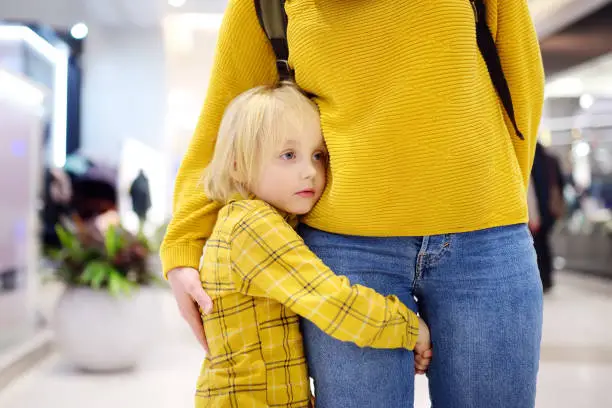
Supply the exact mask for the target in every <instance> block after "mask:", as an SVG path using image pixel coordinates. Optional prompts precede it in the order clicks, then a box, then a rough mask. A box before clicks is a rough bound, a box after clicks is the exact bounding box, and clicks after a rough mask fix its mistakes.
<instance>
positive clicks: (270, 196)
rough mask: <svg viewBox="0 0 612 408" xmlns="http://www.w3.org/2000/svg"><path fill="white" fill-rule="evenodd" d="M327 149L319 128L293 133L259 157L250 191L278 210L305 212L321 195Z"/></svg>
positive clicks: (323, 186)
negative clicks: (269, 151) (260, 160)
mask: <svg viewBox="0 0 612 408" xmlns="http://www.w3.org/2000/svg"><path fill="white" fill-rule="evenodd" d="M326 168H327V150H326V149H325V144H324V142H323V136H322V135H321V131H320V129H319V128H318V127H317V128H313V129H304V130H302V131H300V132H296V134H295V135H293V137H290V138H289V139H288V140H287V141H286V142H285V143H284V144H283V145H282V146H279V148H278V149H275V150H273V153H272V155H271V156H270V157H264V158H262V168H261V171H260V173H259V177H258V180H257V182H256V183H255V185H254V186H252V188H251V190H252V192H253V194H255V195H256V196H257V197H258V198H260V199H261V200H264V201H266V202H268V203H270V204H272V205H273V206H274V207H276V208H278V209H279V210H283V211H286V212H288V213H291V214H298V215H301V214H306V213H307V212H309V211H310V210H311V209H312V207H314V205H315V204H316V202H317V201H318V200H319V198H320V197H321V194H323V189H324V188H325V173H326Z"/></svg>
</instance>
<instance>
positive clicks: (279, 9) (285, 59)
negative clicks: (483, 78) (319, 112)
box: [255, 0, 525, 140]
mask: <svg viewBox="0 0 612 408" xmlns="http://www.w3.org/2000/svg"><path fill="white" fill-rule="evenodd" d="M469 2H470V4H471V6H472V9H473V10H474V19H475V22H476V42H477V43H478V49H479V50H480V53H481V54H482V57H483V59H484V61H485V64H486V65H487V69H488V71H489V76H490V77H491V81H492V82H493V86H494V87H495V91H496V92H497V95H498V96H499V98H500V100H501V102H502V104H503V106H504V109H505V111H506V113H507V114H508V117H509V118H510V121H511V122H512V126H513V127H514V131H515V132H516V135H517V136H518V137H519V138H520V139H521V140H525V138H524V137H523V134H522V133H521V132H520V130H519V128H518V125H517V123H516V118H515V114H514V106H513V104H512V96H511V94H510V88H509V87H508V81H507V80H506V76H505V75H504V71H503V69H502V64H501V60H500V58H499V54H498V52H497V47H496V45H495V39H494V38H493V35H492V34H491V30H489V27H488V26H487V22H486V6H485V4H484V0H469ZM255 10H256V11H257V18H258V19H259V24H260V25H261V27H262V29H263V31H264V32H265V33H266V36H267V37H268V40H269V41H270V45H271V46H272V49H273V50H274V54H275V55H276V68H277V70H278V75H279V79H280V80H281V81H291V80H293V70H292V69H291V67H290V66H289V47H288V44H287V14H286V13H285V0H255Z"/></svg>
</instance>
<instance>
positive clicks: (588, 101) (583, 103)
mask: <svg viewBox="0 0 612 408" xmlns="http://www.w3.org/2000/svg"><path fill="white" fill-rule="evenodd" d="M594 103H595V98H593V96H592V95H590V94H584V95H582V96H581V97H580V107H581V108H582V109H584V110H587V109H589V108H590V107H591V106H593V104H594Z"/></svg>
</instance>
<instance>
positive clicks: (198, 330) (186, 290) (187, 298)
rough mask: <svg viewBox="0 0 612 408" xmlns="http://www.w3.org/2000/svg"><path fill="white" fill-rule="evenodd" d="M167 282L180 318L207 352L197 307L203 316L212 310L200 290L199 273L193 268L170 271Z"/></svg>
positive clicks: (210, 302) (206, 297)
mask: <svg viewBox="0 0 612 408" xmlns="http://www.w3.org/2000/svg"><path fill="white" fill-rule="evenodd" d="M168 282H169V283H170V287H171V288H172V293H173V295H174V299H175V300H176V303H177V305H178V308H179V311H180V312H181V316H183V319H185V320H186V321H187V323H189V327H191V330H192V331H193V333H194V334H195V336H196V337H197V339H198V341H199V342H200V344H201V345H202V347H204V350H206V352H208V343H207V342H206V334H205V333H204V326H202V316H201V315H200V310H198V306H199V307H200V309H202V312H203V313H204V314H208V313H210V312H211V310H212V300H211V299H210V297H209V296H208V295H207V294H206V292H204V289H202V283H201V282H200V273H199V272H198V271H197V270H196V269H194V268H176V269H172V270H171V271H170V272H168Z"/></svg>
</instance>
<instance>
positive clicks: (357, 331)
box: [231, 207, 418, 350]
mask: <svg viewBox="0 0 612 408" xmlns="http://www.w3.org/2000/svg"><path fill="white" fill-rule="evenodd" d="M231 257H232V270H233V274H232V275H233V278H234V281H235V284H236V288H237V289H238V290H239V291H240V292H242V293H244V294H247V295H250V296H257V297H267V298H273V299H275V300H277V301H278V302H280V303H282V304H284V305H285V306H287V307H289V308H290V309H291V310H293V311H294V312H295V313H297V314H299V315H300V316H303V317H304V318H306V319H308V320H310V321H312V322H313V323H315V324H316V325H317V326H318V327H319V328H320V329H321V330H323V331H325V332H326V333H327V334H329V335H330V336H332V337H334V338H336V339H339V340H343V341H350V342H353V343H355V344H357V345H358V346H360V347H366V346H369V347H375V348H406V349H409V350H412V349H414V346H415V343H416V340H417V335H418V318H417V316H416V315H415V314H414V313H413V312H412V311H411V310H410V309H408V308H407V307H406V306H405V305H404V304H403V303H401V302H400V301H399V299H398V298H397V297H395V296H387V297H384V296H382V295H380V294H378V293H377V292H375V291H374V290H372V289H370V288H366V287H363V286H360V285H352V286H351V285H350V283H349V281H348V279H347V278H346V277H343V276H338V275H336V274H334V272H333V271H331V270H330V269H329V268H328V267H327V266H326V265H325V264H324V263H323V262H322V261H321V260H320V259H319V258H317V256H316V255H315V254H314V253H312V251H310V250H309V249H308V247H307V246H306V245H305V244H304V241H303V240H302V239H301V238H300V236H299V235H298V234H297V233H296V232H295V231H294V230H293V229H292V228H291V227H290V226H289V225H288V224H287V223H286V222H285V221H284V220H283V218H282V217H281V216H280V215H279V214H278V213H276V212H275V211H274V210H272V209H271V208H268V207H261V208H259V209H257V210H256V211H253V212H251V213H250V214H249V215H247V216H246V217H245V218H244V219H243V220H242V222H240V223H239V224H238V225H237V226H236V228H235V230H234V234H233V236H232V243H231Z"/></svg>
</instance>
